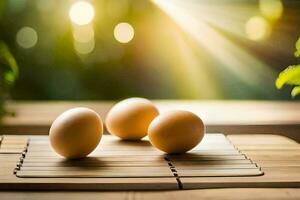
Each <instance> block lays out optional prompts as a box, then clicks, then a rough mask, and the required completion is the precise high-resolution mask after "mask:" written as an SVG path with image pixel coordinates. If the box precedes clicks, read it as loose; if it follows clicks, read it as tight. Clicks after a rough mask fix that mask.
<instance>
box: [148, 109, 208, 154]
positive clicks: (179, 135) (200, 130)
mask: <svg viewBox="0 0 300 200" xmlns="http://www.w3.org/2000/svg"><path fill="white" fill-rule="evenodd" d="M204 132H205V128H204V124H203V122H202V120H201V119H200V118H199V117H198V116H197V115H195V114H194V113H192V112H189V111H181V110H176V111H170V112H166V113H163V114H161V115H159V116H158V117H156V118H155V119H154V120H153V121H152V122H151V124H150V126H149V129H148V137H149V140H150V142H151V144H152V145H153V146H155V147H156V148H158V149H159V150H161V151H164V152H166V153H170V154H176V153H185V152H187V151H189V150H191V149H193V148H194V147H195V146H197V144H199V143H200V142H201V140H202V138H203V136H204Z"/></svg>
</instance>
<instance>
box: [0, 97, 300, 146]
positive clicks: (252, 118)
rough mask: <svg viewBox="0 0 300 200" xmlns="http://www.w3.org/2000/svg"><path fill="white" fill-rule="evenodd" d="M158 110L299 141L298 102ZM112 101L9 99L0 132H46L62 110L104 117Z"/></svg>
mask: <svg viewBox="0 0 300 200" xmlns="http://www.w3.org/2000/svg"><path fill="white" fill-rule="evenodd" d="M154 102H155V104H156V105H157V107H158V108H159V110H160V111H161V112H165V111H167V110H172V109H185V110H190V111H193V112H195V113H196V114H198V115H199V116H200V117H201V118H202V119H203V121H204V122H205V124H206V129H207V132H222V133H225V134H255V133H264V134H280V135H285V136H288V137H291V138H293V139H295V140H297V141H300V102H297V101H289V102H288V101H187V100H186V101H181V100H156V101H154ZM114 103H115V102H107V101H106V102H105V101H101V102H99V101H98V102H97V101H95V102H91V101H78V102H70V101H65V102H57V101H50V102H49V101H45V102H32V101H31V102H20V101H19V102H10V103H8V105H7V107H8V109H9V110H11V111H14V112H15V113H16V116H15V117H5V118H4V119H2V123H1V125H0V132H1V133H5V134H48V130H49V127H50V125H51V123H52V121H53V120H54V119H55V118H56V117H57V116H58V115H59V114H60V113H62V112H63V111H64V110H66V109H69V108H73V107H77V106H85V107H89V108H92V109H94V110H95V111H97V112H98V113H99V114H100V116H101V117H102V118H103V119H104V118H105V116H106V113H107V112H108V111H109V109H110V108H111V107H112V105H113V104H114Z"/></svg>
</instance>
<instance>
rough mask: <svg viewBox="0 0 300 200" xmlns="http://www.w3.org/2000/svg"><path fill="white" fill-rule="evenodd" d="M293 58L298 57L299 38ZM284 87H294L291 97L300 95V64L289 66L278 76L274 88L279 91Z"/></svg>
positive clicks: (299, 51) (299, 55)
mask: <svg viewBox="0 0 300 200" xmlns="http://www.w3.org/2000/svg"><path fill="white" fill-rule="evenodd" d="M295 56H296V57H300V38H299V39H298V41H297V42H296V52H295ZM284 85H292V86H295V87H294V88H293V90H292V92H291V95H292V96H293V97H295V96H297V95H298V94H300V64H298V65H291V66H289V67H287V68H286V69H285V70H283V71H282V72H281V73H280V74H279V76H278V78H277V80H276V87H277V88H278V89H281V88H282V87H283V86H284Z"/></svg>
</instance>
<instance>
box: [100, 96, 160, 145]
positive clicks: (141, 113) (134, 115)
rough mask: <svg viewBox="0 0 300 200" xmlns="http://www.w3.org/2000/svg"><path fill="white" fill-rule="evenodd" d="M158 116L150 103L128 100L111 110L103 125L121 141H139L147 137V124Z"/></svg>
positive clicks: (139, 99)
mask: <svg viewBox="0 0 300 200" xmlns="http://www.w3.org/2000/svg"><path fill="white" fill-rule="evenodd" d="M158 114H159V112H158V109H157V108H156V107H155V105H154V104H153V103H152V102H151V101H149V100H147V99H144V98H129V99H125V100H123V101H120V102H119V103H117V104H115V105H114V106H113V107H112V108H111V110H110V111H109V112H108V114H107V116H106V120H105V125H106V128H107V130H108V132H110V133H111V134H112V135H116V136H118V137H120V138H121V139H124V140H139V139H141V138H143V137H144V136H146V135H147V130H148V126H149V124H150V123H151V121H152V120H153V119H154V118H155V117H156V116H157V115H158Z"/></svg>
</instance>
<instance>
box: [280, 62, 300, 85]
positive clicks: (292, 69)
mask: <svg viewBox="0 0 300 200" xmlns="http://www.w3.org/2000/svg"><path fill="white" fill-rule="evenodd" d="M284 84H288V85H300V64H299V65H292V66H289V67H288V68H286V69H285V70H283V71H282V72H280V74H279V76H278V78H277V80H276V87H277V88H278V89H281V88H282V87H283V85H284Z"/></svg>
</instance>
